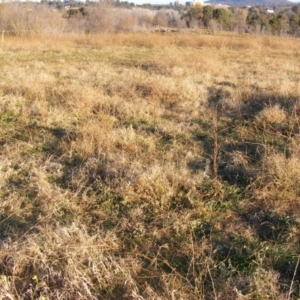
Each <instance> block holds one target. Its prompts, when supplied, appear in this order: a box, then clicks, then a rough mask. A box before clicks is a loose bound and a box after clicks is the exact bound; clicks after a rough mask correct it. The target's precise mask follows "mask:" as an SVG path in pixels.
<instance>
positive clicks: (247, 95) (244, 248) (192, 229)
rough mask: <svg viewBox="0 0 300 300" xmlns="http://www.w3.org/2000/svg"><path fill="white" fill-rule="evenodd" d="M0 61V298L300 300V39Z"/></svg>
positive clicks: (48, 41)
mask: <svg viewBox="0 0 300 300" xmlns="http://www.w3.org/2000/svg"><path fill="white" fill-rule="evenodd" d="M0 55H1V60H0V64H1V75H0V123H1V126H0V145H1V151H0V195H1V203H0V295H1V297H2V298H3V299H40V300H41V299H86V300H90V299H296V298H297V297H299V282H298V281H299V279H300V277H299V276H300V273H299V269H298V266H299V256H298V255H299V237H300V231H299V224H298V223H299V218H300V216H299V195H300V189H299V183H298V178H299V176H300V174H299V167H300V152H299V146H298V145H299V142H300V140H299V138H300V135H299V130H300V127H299V125H300V124H299V112H300V106H299V105H300V90H299V76H300V69H299V65H298V60H299V41H298V40H296V39H288V38H278V37H257V36H247V35H244V36H242V35H241V36H230V35H222V36H221V35H220V36H217V35H214V36H210V35H193V34H192V33H189V34H179V33H176V34H165V35H160V34H152V35H151V34H149V35H142V34H117V35H105V34H103V35H98V36H96V35H95V36H88V35H87V36H72V37H71V36H69V37H66V36H58V37H55V38H51V37H42V36H30V37H26V38H25V37H23V38H22V37H8V38H6V39H5V41H3V42H2V44H1V45H0ZM2 298H1V299H2Z"/></svg>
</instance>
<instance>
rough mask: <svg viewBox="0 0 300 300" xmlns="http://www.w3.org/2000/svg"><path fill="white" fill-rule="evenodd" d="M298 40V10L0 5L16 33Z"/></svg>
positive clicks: (1, 23) (1, 25) (6, 27)
mask: <svg viewBox="0 0 300 300" xmlns="http://www.w3.org/2000/svg"><path fill="white" fill-rule="evenodd" d="M160 27H163V28H167V27H172V28H177V29H180V28H204V29H207V30H209V31H210V32H216V31H222V30H226V31H235V32H239V33H256V34H274V35H292V36H296V37H299V36H300V5H299V4H298V5H291V6H278V7H275V8H273V9H272V10H269V9H267V7H263V6H257V7H242V8H241V7H219V6H211V5H200V4H196V5H194V6H191V7H188V8H187V7H184V6H178V7H173V8H172V7H167V6H159V7H153V6H151V5H148V6H145V5H143V6H140V7H137V6H136V5H134V4H133V3H129V2H121V1H110V0H103V1H101V2H97V3H95V2H85V3H83V2H81V3H79V2H42V3H30V2H26V3H24V2H12V3H2V4H0V30H1V31H2V32H3V31H6V32H7V33H9V32H10V33H11V34H18V32H23V33H24V32H25V31H30V32H46V31H47V32H60V33H62V32H73V33H100V32H137V31H149V30H153V28H160Z"/></svg>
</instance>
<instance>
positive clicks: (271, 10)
mask: <svg viewBox="0 0 300 300" xmlns="http://www.w3.org/2000/svg"><path fill="white" fill-rule="evenodd" d="M267 13H268V14H274V13H275V12H274V10H273V9H267Z"/></svg>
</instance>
